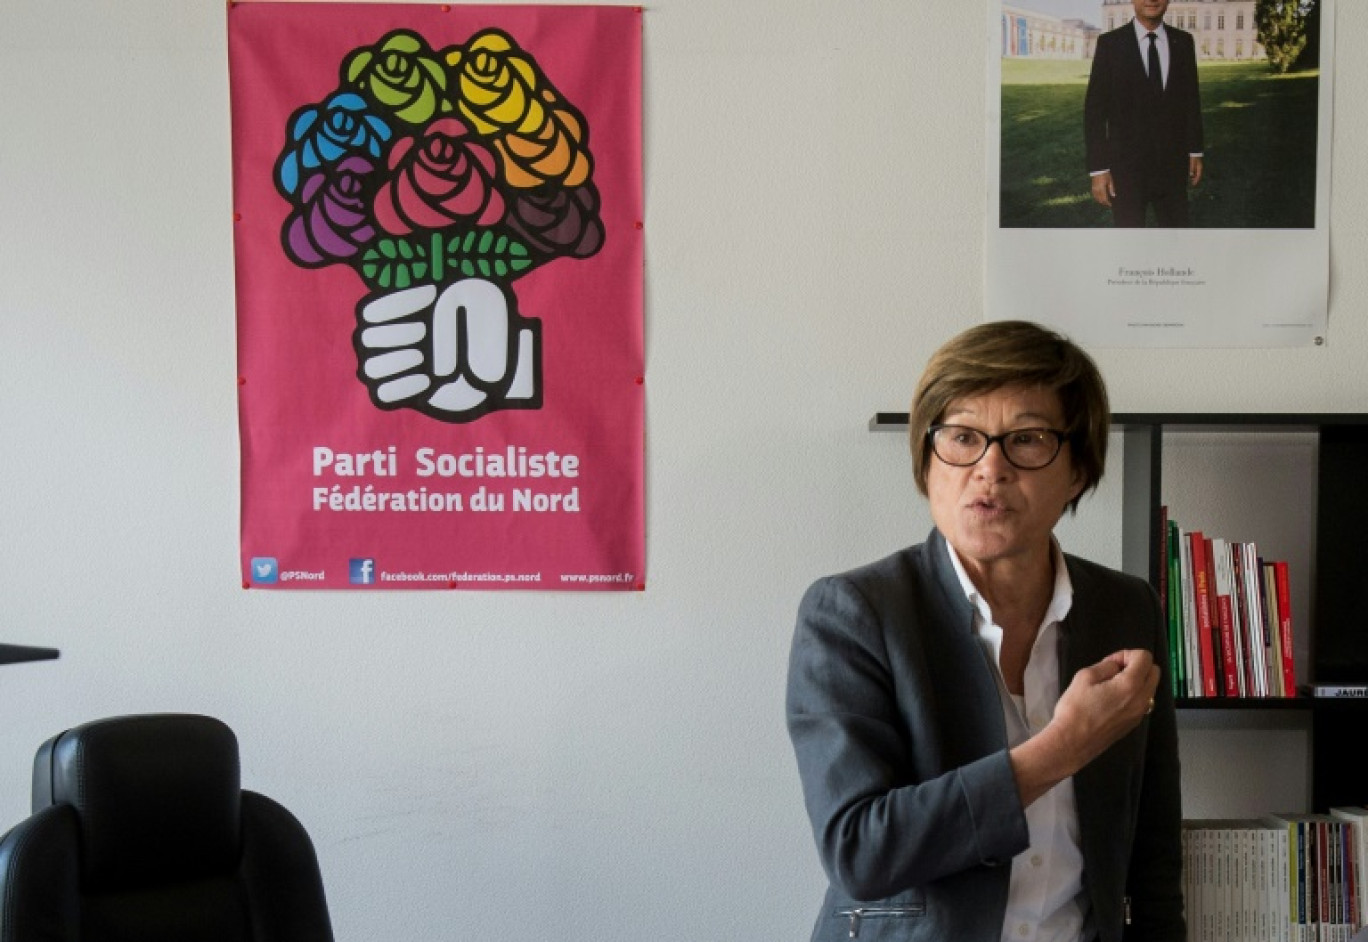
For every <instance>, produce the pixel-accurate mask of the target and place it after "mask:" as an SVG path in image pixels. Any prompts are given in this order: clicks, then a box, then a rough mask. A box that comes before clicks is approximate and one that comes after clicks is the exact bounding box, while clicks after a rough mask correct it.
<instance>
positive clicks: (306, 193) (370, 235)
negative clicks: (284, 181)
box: [283, 156, 375, 268]
mask: <svg viewBox="0 0 1368 942" xmlns="http://www.w3.org/2000/svg"><path fill="white" fill-rule="evenodd" d="M374 171H375V166H374V165H373V164H372V163H371V162H370V161H369V160H367V159H366V158H364V157H360V156H351V157H348V158H346V159H345V160H343V161H341V162H340V163H338V164H337V165H336V166H333V167H325V168H323V169H322V170H319V171H318V172H317V173H314V174H311V175H310V176H308V177H306V178H305V180H304V185H303V187H302V188H301V189H300V193H299V206H298V208H297V209H296V210H295V212H294V213H292V214H291V215H290V218H289V219H287V220H286V221H285V231H284V239H283V241H284V244H285V254H287V255H289V256H290V258H291V259H293V260H294V261H295V262H297V263H298V264H300V265H303V266H305V267H306V268H317V267H319V266H322V265H328V264H331V263H333V262H341V261H346V260H348V259H350V258H351V257H352V256H354V255H355V254H356V253H357V252H359V251H360V250H361V247H362V246H364V245H365V244H366V243H367V242H370V241H371V240H372V239H374V238H375V226H374V224H373V223H372V222H371V218H370V215H369V213H368V212H367V211H366V207H367V206H368V204H369V202H370V199H369V192H368V190H369V187H368V178H369V177H370V176H371V174H372V173H374Z"/></svg>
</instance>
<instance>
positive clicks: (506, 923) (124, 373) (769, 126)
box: [0, 0, 1368, 942]
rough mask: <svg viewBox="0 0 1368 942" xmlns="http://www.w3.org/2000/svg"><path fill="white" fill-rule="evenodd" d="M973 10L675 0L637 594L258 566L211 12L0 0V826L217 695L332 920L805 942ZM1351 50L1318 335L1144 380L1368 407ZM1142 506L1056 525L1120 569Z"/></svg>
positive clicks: (915, 359) (671, 3)
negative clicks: (117, 726) (279, 804)
mask: <svg viewBox="0 0 1368 942" xmlns="http://www.w3.org/2000/svg"><path fill="white" fill-rule="evenodd" d="M984 19H985V18H984V16H983V15H982V13H981V8H980V5H979V4H978V3H973V2H968V3H966V2H953V3H951V2H946V0H862V2H861V3H859V4H854V5H846V4H839V3H836V2H833V0H657V2H656V3H653V4H651V5H650V6H649V8H648V9H647V12H646V18H645V69H646V74H645V83H646V85H645V88H646V95H645V101H646V117H645V120H646V135H645V137H646V156H645V172H646V198H647V227H646V235H647V299H646V300H647V304H646V318H647V363H648V372H647V407H648V410H647V411H648V416H647V421H648V428H647V449H648V454H647V479H648V492H647V499H648V506H647V527H648V544H647V552H648V567H649V568H648V578H649V589H648V590H647V591H646V592H645V593H630V594H621V595H618V594H611V595H610V594H603V595H597V594H596V595H556V594H508V593H490V594H481V593H478V592H471V593H431V594H427V593H411V594H409V593H384V594H381V593H376V594H371V595H361V594H350V593H348V594H345V595H343V594H340V593H267V592H244V591H243V590H242V589H241V588H240V587H239V582H238V579H239V577H238V556H237V553H238V549H237V511H238V505H237V484H238V476H237V435H236V412H235V387H234V383H235V376H236V370H235V335H234V311H233V280H232V275H233V273H232V257H231V242H230V226H231V223H230V214H231V211H232V206H231V197H230V187H229V135H228V92H227V76H226V53H225V11H224V4H223V3H222V2H219V0H214V2H210V0H120V2H119V3H117V4H115V3H105V2H97V0H70V2H67V3H50V2H46V0H0V273H2V274H3V277H0V441H3V442H4V445H5V451H4V458H3V477H0V532H2V533H3V540H0V598H3V599H4V615H3V620H2V621H0V639H3V640H4V641H8V642H12V643H27V644H43V645H52V646H56V647H60V648H61V649H62V657H61V659H60V660H58V661H52V662H46V663H41V664H29V665H21V666H16V667H6V668H3V669H0V829H3V827H5V826H8V825H9V824H11V823H13V822H15V821H18V820H19V819H20V818H21V817H22V816H23V815H24V814H25V811H26V807H27V791H28V775H29V763H30V760H31V756H32V752H33V749H34V747H35V746H36V745H37V744H38V743H39V742H40V741H41V740H43V739H44V738H46V737H47V736H48V735H50V734H51V733H53V732H56V731H58V730H60V729H62V728H65V727H66V726H70V725H72V724H75V723H78V722H81V721H83V720H86V719H90V718H94V717H98V716H103V715H109V714H116V713H124V712H136V711H159V710H187V711H204V712H208V713H212V714H215V715H218V716H220V717H222V718H223V719H224V720H226V721H227V722H228V723H229V724H231V725H232V726H233V727H234V729H235V730H236V731H237V733H238V735H239V739H240V741H241V745H242V752H243V759H244V780H245V782H246V784H247V785H248V786H249V787H253V788H255V789H257V790H259V791H263V792H266V793H267V794H271V795H273V796H274V797H276V798H278V799H280V800H281V801H283V802H284V803H285V804H286V805H288V806H289V807H291V808H293V809H294V810H295V811H296V812H297V813H298V814H299V815H300V817H301V818H302V819H303V820H304V822H305V824H306V826H307V827H308V828H309V830H310V831H311V833H312V834H313V835H314V837H315V839H316V842H317V844H318V848H319V851H320V855H321V859H322V866H323V871H324V878H325V881H326V884H327V888H328V891H329V895H330V898H331V902H332V909H333V914H334V919H335V925H336V930H337V935H338V938H339V939H340V940H361V939H374V938H383V939H394V940H400V942H402V940H415V942H417V940H431V939H457V938H472V939H473V938H498V939H564V940H586V942H587V940H589V939H594V940H607V942H612V940H622V942H627V940H632V942H639V940H644V939H649V940H653V942H672V940H678V942H698V940H710V939H724V938H725V939H762V940H770V939H774V940H779V939H798V938H806V934H807V931H808V926H809V924H810V921H811V918H812V915H813V913H814V907H815V906H816V904H817V897H818V893H819V892H820V889H821V887H822V885H823V880H822V877H821V873H820V869H819V867H818V865H817V862H816V857H815V854H814V852H813V849H812V846H811V840H810V837H809V835H808V831H807V824H806V819H805V817H804V815H803V812H802V807H801V799H800V795H799V789H798V782H797V776H796V773H795V771H794V767H793V761H792V757H791V754H790V751H789V745H788V741H787V737H786V734H785V731H784V727H783V715H782V701H783V685H784V669H785V659H786V657H787V649H788V640H789V634H790V631H791V627H792V620H793V615H794V611H795V608H796V605H797V601H798V597H799V595H800V593H801V591H802V589H803V587H804V586H805V585H806V584H807V583H808V582H809V581H810V580H811V579H812V578H814V577H815V576H817V575H819V574H821V573H823V572H826V571H831V570H835V569H838V568H845V567H847V566H850V565H854V564H857V563H860V562H863V561H865V560H868V559H871V558H874V557H876V556H879V555H882V554H884V553H886V552H888V551H891V550H893V549H894V548H896V547H898V546H900V545H903V544H905V543H908V542H912V541H914V540H917V539H920V538H921V537H922V536H923V535H924V534H925V531H926V530H927V528H928V526H929V518H928V516H927V514H926V512H925V510H924V508H923V507H922V505H921V503H920V500H919V499H918V498H917V497H916V495H915V493H914V491H913V489H912V486H911V483H910V474H909V472H908V469H907V459H906V448H905V445H904V442H903V440H902V438H901V437H900V436H897V435H890V434H871V433H870V432H868V431H866V430H865V423H866V421H867V420H868V418H869V417H870V415H871V414H872V413H873V412H874V411H876V410H880V409H900V408H903V407H904V404H905V402H906V399H907V396H908V393H909V391H910V388H911V385H912V383H913V381H914V379H915V377H916V374H917V373H918V371H919V370H920V367H921V365H922V363H923V362H924V361H925V359H926V357H927V355H928V354H929V353H930V352H931V351H932V350H933V349H934V348H935V347H936V346H937V345H939V344H940V343H941V342H942V341H944V340H945V339H946V338H948V337H949V336H950V335H951V334H953V333H955V332H956V331H958V330H960V329H962V328H964V327H967V326H969V325H971V324H973V323H975V322H977V321H978V320H979V319H980V316H981V303H982V287H981V285H982V277H983V272H982V268H983V253H982V244H983V226H984V205H985V196H984V177H985V154H984V152H983V150H984V145H983V141H984V134H983V127H982V124H983V119H982V117H981V116H982V113H983V106H984V97H985V88H984V81H985V80H984V74H985V66H984V41H985V39H984V25H983V24H984ZM1337 25H1338V32H1339V34H1340V35H1341V36H1342V37H1344V38H1345V39H1344V41H1342V42H1341V43H1340V45H1341V48H1345V47H1347V48H1353V47H1354V46H1355V45H1356V43H1357V40H1358V39H1359V38H1361V37H1363V36H1364V35H1365V31H1366V30H1368V4H1362V3H1357V2H1351V3H1342V4H1340V9H1339V18H1338V24H1337ZM1338 66H1339V68H1338V74H1337V76H1336V80H1335V81H1336V93H1337V94H1336V100H1337V102H1338V103H1339V104H1338V106H1337V107H1336V109H1335V166H1334V183H1333V203H1334V207H1335V208H1334V228H1333V239H1332V248H1333V252H1332V254H1333V266H1332V267H1333V271H1332V292H1331V293H1332V306H1331V312H1330V328H1329V342H1328V344H1327V345H1325V346H1323V347H1317V348H1311V349H1297V350H1269V351H1259V350H1176V351H1168V352H1163V353H1154V352H1143V351H1134V350H1099V351H1096V353H1097V356H1098V359H1099V361H1100V362H1101V364H1102V366H1103V368H1104V371H1105V372H1106V374H1107V376H1108V379H1109V381H1110V384H1111V389H1112V394H1113V398H1114V403H1115V407H1116V408H1117V409H1118V410H1120V411H1161V410H1182V409H1200V410H1204V411H1205V410H1210V411H1221V410H1250V411H1296V410H1305V411H1322V410H1323V411H1353V410H1365V409H1368V373H1366V372H1365V370H1364V368H1363V363H1364V361H1365V358H1368V319H1366V318H1365V317H1364V314H1363V312H1364V310H1365V307H1368V264H1365V263H1364V258H1365V238H1366V237H1368V214H1366V213H1365V212H1364V208H1365V205H1368V192H1365V187H1368V182H1366V181H1368V140H1365V137H1368V122H1366V121H1365V120H1364V118H1363V117H1362V114H1363V111H1362V109H1361V108H1358V107H1356V106H1355V105H1354V103H1356V102H1361V101H1362V100H1363V99H1364V97H1365V94H1368V60H1366V59H1365V58H1364V57H1362V56H1348V55H1346V56H1343V57H1342V58H1341V61H1340V62H1339V63H1338ZM1344 103H1348V104H1347V105H1346V104H1344ZM1118 513H1119V499H1118V496H1117V491H1116V489H1115V487H1114V486H1112V487H1104V489H1103V491H1102V493H1101V494H1100V495H1098V497H1097V498H1096V499H1095V500H1093V501H1092V502H1091V506H1088V507H1087V508H1086V509H1085V512H1084V513H1083V514H1082V515H1081V516H1080V517H1079V518H1078V519H1076V520H1073V521H1069V522H1068V523H1067V524H1066V525H1065V527H1064V528H1063V531H1062V533H1063V539H1064V541H1065V543H1066V546H1067V547H1068V548H1069V549H1071V550H1074V551H1077V552H1080V553H1082V554H1084V555H1090V556H1093V557H1095V558H1098V559H1100V560H1102V561H1104V562H1109V563H1112V564H1116V563H1117V562H1119V557H1120V550H1119V535H1118V525H1117V519H1118ZM1197 733H1198V734H1201V733H1202V731H1201V730H1199V731H1197ZM1260 739H1261V737H1258V736H1253V737H1251V738H1250V739H1249V740H1248V742H1247V743H1246V742H1245V740H1240V739H1237V740H1234V742H1236V743H1239V744H1243V745H1244V748H1243V751H1240V748H1238V747H1237V749H1236V752H1237V755H1236V756H1235V758H1236V759H1238V758H1241V757H1251V756H1253V755H1254V754H1256V753H1257V751H1258V750H1259V749H1260V748H1261V747H1260V745H1259V742H1260ZM1296 748H1297V747H1296V746H1293V747H1292V750H1293V751H1294V752H1295V750H1296ZM1210 774H1211V776H1212V778H1210V779H1208V781H1211V782H1214V783H1218V784H1212V785H1210V787H1208V788H1206V789H1204V790H1203V791H1202V795H1205V796H1207V797H1204V798H1201V799H1200V801H1199V804H1201V803H1202V802H1206V803H1207V804H1210V798H1209V796H1210V795H1212V794H1215V793H1217V792H1218V791H1219V790H1220V789H1221V788H1222V787H1223V786H1222V785H1221V784H1219V783H1220V782H1221V781H1222V780H1221V778H1220V776H1221V774H1222V773H1221V769H1220V768H1214V769H1211V770H1210ZM1226 774H1227V779H1226V780H1227V781H1228V772H1227V773H1226ZM1196 787H1198V788H1200V787H1201V786H1200V783H1199V784H1198V785H1197V786H1196ZM1227 790H1228V789H1227ZM1204 807H1205V806H1204ZM1217 810H1219V809H1217Z"/></svg>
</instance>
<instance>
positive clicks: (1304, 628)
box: [869, 412, 1368, 811]
mask: <svg viewBox="0 0 1368 942" xmlns="http://www.w3.org/2000/svg"><path fill="white" fill-rule="evenodd" d="M1112 425H1113V430H1114V431H1115V432H1117V433H1119V434H1120V435H1121V436H1122V438H1123V442H1124V457H1123V459H1122V463H1121V468H1120V473H1121V475H1122V507H1121V515H1122V519H1121V542H1122V553H1121V556H1122V568H1123V569H1124V570H1126V571H1127V572H1130V573H1133V574H1135V575H1139V576H1142V577H1144V578H1147V579H1149V581H1150V583H1151V584H1152V585H1156V586H1157V585H1158V584H1159V582H1158V580H1159V566H1160V555H1159V553H1158V552H1157V551H1156V547H1157V546H1158V545H1159V544H1158V543H1157V542H1156V540H1157V539H1158V538H1159V534H1160V519H1161V518H1160V507H1161V506H1162V505H1163V502H1164V498H1163V493H1164V460H1163V458H1164V450H1165V444H1166V442H1175V441H1181V440H1182V439H1181V438H1175V436H1189V435H1193V436H1197V435H1208V436H1217V437H1219V436H1223V435H1230V434H1239V435H1241V436H1246V437H1247V436H1255V437H1258V436H1261V435H1270V436H1273V435H1284V436H1285V435H1286V434H1288V433H1297V434H1300V435H1303V436H1306V437H1308V438H1309V439H1310V440H1311V441H1312V442H1313V443H1314V444H1313V447H1314V452H1315V465H1316V469H1315V472H1314V478H1315V479H1314V481H1306V482H1305V486H1304V487H1300V488H1298V489H1297V491H1298V492H1297V493H1291V494H1287V493H1277V494H1269V495H1267V499H1268V500H1269V501H1270V502H1278V503H1279V504H1291V505H1293V506H1294V507H1295V508H1296V509H1298V510H1303V512H1304V513H1306V514H1309V515H1311V517H1310V518H1308V519H1309V521H1310V522H1313V523H1314V528H1313V529H1312V531H1311V532H1312V536H1311V546H1310V553H1311V554H1312V556H1313V560H1312V562H1313V565H1312V566H1311V568H1312V569H1313V570H1314V572H1313V574H1312V577H1311V578H1310V579H1309V580H1304V581H1303V583H1302V585H1303V587H1304V588H1303V591H1305V592H1307V593H1308V594H1309V596H1310V598H1309V600H1307V601H1308V605H1307V607H1306V608H1305V609H1304V611H1306V612H1308V613H1309V614H1308V615H1307V616H1306V617H1304V618H1302V619H1301V620H1300V623H1299V624H1296V625H1295V628H1296V630H1297V631H1300V632H1302V633H1304V635H1305V639H1306V641H1305V644H1306V653H1305V657H1304V659H1302V660H1299V662H1298V665H1297V670H1298V676H1297V681H1298V683H1299V684H1305V683H1310V682H1312V681H1317V682H1322V683H1337V682H1338V683H1356V682H1358V683H1362V682H1368V626H1365V625H1363V624H1362V623H1361V612H1362V610H1363V608H1364V603H1363V601H1362V600H1363V597H1364V593H1363V586H1364V585H1365V582H1368V580H1366V579H1365V571H1364V565H1363V562H1362V560H1363V556H1364V554H1363V551H1362V550H1360V549H1358V547H1359V546H1360V544H1361V542H1362V540H1363V537H1364V534H1365V533H1368V487H1365V486H1364V483H1363V482H1364V481H1365V479H1368V413H1114V414H1113V415H1112ZM869 428H870V429H871V430H873V431H903V432H905V431H906V429H907V413H905V412H879V413H876V414H875V415H874V417H873V418H872V419H871V420H870V422H869ZM1110 473H1111V474H1115V473H1116V469H1115V467H1113V469H1112V470H1111V472H1110ZM1298 501H1300V502H1301V505H1298V504H1297V502H1298ZM1247 512H1248V513H1249V514H1251V515H1257V514H1258V513H1259V508H1257V507H1254V508H1249V509H1248V511H1247ZM1178 708H1179V710H1180V712H1183V713H1188V714H1195V715H1201V714H1203V713H1204V712H1206V711H1239V712H1240V713H1242V714H1245V715H1246V717H1247V720H1248V722H1249V723H1250V724H1253V725H1255V726H1257V725H1258V724H1260V723H1261V722H1262V721H1263V720H1262V719H1261V717H1268V718H1270V722H1271V723H1272V725H1277V724H1278V723H1279V722H1281V721H1278V720H1276V719H1273V718H1276V717H1278V716H1285V715H1287V711H1294V712H1296V713H1299V714H1302V715H1303V716H1304V717H1305V719H1306V722H1307V725H1308V727H1309V730H1310V764H1311V768H1310V770H1309V775H1310V781H1311V786H1310V794H1311V805H1312V807H1311V808H1310V809H1307V810H1313V811H1324V810H1326V809H1327V808H1329V807H1330V806H1333V805H1361V804H1365V803H1368V784H1365V782H1364V779H1363V777H1362V776H1361V775H1360V774H1358V773H1357V772H1355V771H1353V770H1352V768H1351V767H1352V766H1354V765H1356V763H1353V762H1351V761H1350V760H1349V759H1347V758H1346V755H1347V754H1350V753H1352V751H1353V747H1352V744H1354V743H1356V742H1358V741H1360V740H1361V738H1362V730H1363V728H1364V726H1365V725H1368V701H1364V700H1317V699H1310V698H1304V697H1297V698H1292V699H1272V698H1229V697H1219V698H1210V699H1190V698H1180V699H1179V700H1178Z"/></svg>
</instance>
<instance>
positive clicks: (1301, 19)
mask: <svg viewBox="0 0 1368 942" xmlns="http://www.w3.org/2000/svg"><path fill="white" fill-rule="evenodd" d="M1315 6H1316V0H1257V2H1256V3H1255V5H1254V24H1255V25H1256V26H1257V27H1258V30H1259V42H1260V43H1262V44H1263V47H1264V52H1265V53H1267V55H1268V64H1269V65H1270V66H1271V67H1272V68H1273V71H1275V72H1278V73H1283V72H1286V71H1287V70H1288V69H1290V68H1292V65H1293V63H1295V62H1296V61H1297V57H1298V56H1300V55H1301V52H1302V50H1303V49H1304V48H1306V40H1307V19H1308V18H1309V17H1310V15H1311V11H1312V9H1313V8H1314V7H1315Z"/></svg>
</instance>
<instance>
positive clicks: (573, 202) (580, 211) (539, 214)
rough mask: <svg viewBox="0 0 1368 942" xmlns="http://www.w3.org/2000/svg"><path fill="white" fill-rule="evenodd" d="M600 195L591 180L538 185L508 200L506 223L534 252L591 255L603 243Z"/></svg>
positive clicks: (574, 256)
mask: <svg viewBox="0 0 1368 942" xmlns="http://www.w3.org/2000/svg"><path fill="white" fill-rule="evenodd" d="M598 210H599V195H598V190H596V189H594V185H593V184H592V183H586V184H584V185H583V186H577V187H573V188H572V189H568V190H565V189H561V188H559V187H539V188H537V189H535V190H522V191H519V192H518V195H517V196H514V197H512V198H510V199H509V200H508V213H507V215H506V216H505V217H504V225H506V226H507V227H508V228H509V230H510V231H511V232H513V233H514V234H515V235H517V236H518V238H520V239H522V240H523V242H525V243H526V244H527V247H528V248H529V249H530V250H531V251H532V252H534V253H536V254H538V255H542V256H546V257H550V258H556V257H559V256H564V255H568V256H570V257H571V258H588V257H589V256H590V255H593V254H594V253H595V252H597V251H598V250H599V247H600V246H601V245H603V221H602V220H600V219H599V215H598Z"/></svg>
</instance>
